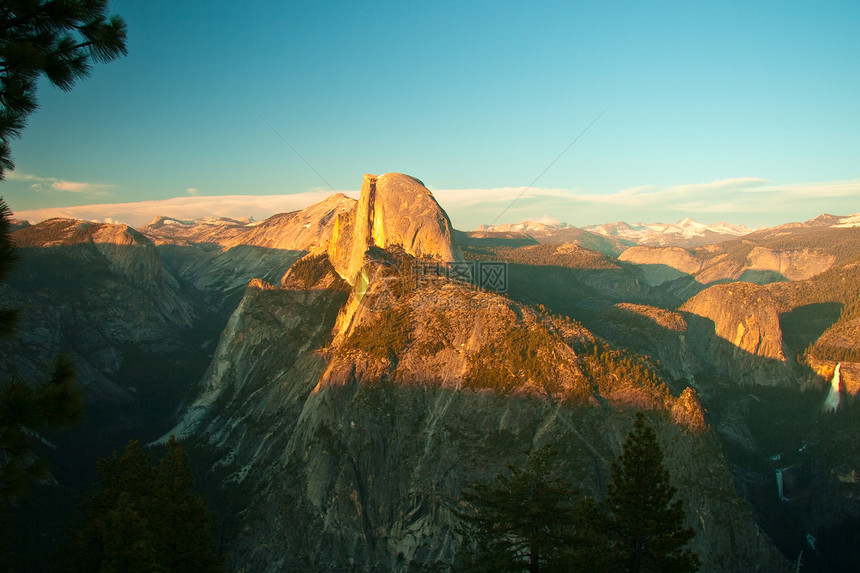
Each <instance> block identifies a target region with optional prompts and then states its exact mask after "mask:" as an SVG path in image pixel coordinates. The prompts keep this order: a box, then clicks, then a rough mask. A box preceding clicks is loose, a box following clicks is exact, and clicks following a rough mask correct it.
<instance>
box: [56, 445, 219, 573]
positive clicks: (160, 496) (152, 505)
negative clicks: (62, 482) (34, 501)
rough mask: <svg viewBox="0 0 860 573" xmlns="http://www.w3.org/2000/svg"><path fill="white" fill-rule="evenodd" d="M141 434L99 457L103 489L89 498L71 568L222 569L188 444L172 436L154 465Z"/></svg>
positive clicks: (123, 569)
mask: <svg viewBox="0 0 860 573" xmlns="http://www.w3.org/2000/svg"><path fill="white" fill-rule="evenodd" d="M151 460H152V455H151V454H148V453H144V452H143V450H141V448H140V445H139V444H138V443H137V442H136V441H132V442H130V443H129V444H128V446H126V449H125V451H124V452H123V453H122V455H118V454H117V453H114V455H113V456H112V457H110V458H107V459H100V460H99V462H98V472H99V478H98V484H97V488H96V491H95V492H94V493H93V494H91V495H90V496H88V497H87V498H86V499H85V501H84V507H85V508H86V510H87V512H88V516H87V519H86V521H85V523H84V525H83V527H82V528H81V529H80V531H79V532H78V533H77V539H76V551H74V554H73V558H72V560H71V562H70V563H69V571H81V572H83V571H102V572H113V571H116V572H120V571H141V572H143V571H164V572H168V571H171V572H172V571H176V572H180V571H182V572H186V571H187V572H201V573H202V572H214V571H221V570H222V565H221V559H220V557H219V556H218V555H216V553H215V552H214V551H213V550H212V539H211V535H210V525H209V516H208V510H207V504H206V502H205V501H204V500H203V499H202V498H201V497H200V496H198V495H197V494H195V493H194V491H193V485H194V479H193V476H192V473H191V467H190V464H189V461H188V456H187V455H186V454H185V452H184V451H183V449H182V446H181V445H180V444H179V442H177V441H176V440H174V439H173V438H171V439H170V441H168V443H167V451H166V453H165V454H164V457H162V459H161V460H159V462H158V463H157V464H156V465H155V466H152V464H151Z"/></svg>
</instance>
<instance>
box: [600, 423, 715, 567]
mask: <svg viewBox="0 0 860 573" xmlns="http://www.w3.org/2000/svg"><path fill="white" fill-rule="evenodd" d="M675 493H676V489H675V488H674V487H672V485H671V484H670V483H669V472H668V471H667V470H666V468H665V467H664V465H663V454H662V452H661V450H660V444H659V443H658V442H657V436H656V434H655V433H654V430H653V429H652V428H651V426H650V425H648V424H647V423H646V422H645V417H644V416H643V415H642V413H641V412H639V413H637V414H636V421H635V422H634V424H633V430H632V431H631V432H630V434H628V436H627V439H626V440H625V441H624V446H623V449H622V451H621V455H620V456H619V458H618V460H616V461H614V462H613V463H612V477H611V481H610V484H609V495H608V497H607V500H606V507H607V509H608V513H609V517H608V529H609V537H610V544H611V551H612V556H613V557H612V561H613V570H616V571H625V572H629V573H637V572H640V571H653V572H678V573H680V572H688V571H696V570H697V569H698V566H699V559H698V557H697V556H696V554H695V553H693V552H692V551H691V550H690V549H688V548H686V545H687V543H688V542H689V541H690V540H691V539H692V538H693V535H694V534H695V532H694V531H693V530H692V529H685V528H684V526H683V525H684V509H683V507H682V505H681V501H680V500H675V501H672V500H673V498H674V496H675Z"/></svg>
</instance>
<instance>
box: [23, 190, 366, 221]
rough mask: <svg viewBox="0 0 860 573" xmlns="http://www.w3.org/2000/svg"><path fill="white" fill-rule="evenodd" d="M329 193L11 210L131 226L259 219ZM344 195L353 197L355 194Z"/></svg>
mask: <svg viewBox="0 0 860 573" xmlns="http://www.w3.org/2000/svg"><path fill="white" fill-rule="evenodd" d="M331 194H332V193H331V192H330V191H329V192H325V191H313V192H308V193H295V194H292V195H219V196H203V195H198V196H193V195H189V196H185V197H174V198H172V199H163V200H156V201H139V202H134V203H104V204H98V205H81V206H76V207H59V208H48V209H30V210H23V211H15V214H14V216H15V218H17V219H23V220H27V221H30V222H31V223H37V222H39V221H44V220H45V219H50V218H53V217H64V218H69V219H84V220H87V221H108V222H121V223H126V224H128V225H131V226H133V227H139V226H141V225H145V224H147V223H148V222H149V221H151V220H152V219H153V218H155V217H157V216H160V215H165V216H168V217H175V218H177V219H197V218H200V217H208V216H212V217H230V218H232V219H241V218H244V217H252V218H254V219H256V220H261V219H265V218H266V217H270V216H272V215H275V214H277V213H286V212H289V211H296V210H299V209H303V208H304V207H307V206H308V205H312V204H314V203H317V202H319V201H322V200H323V199H325V198H326V197H329V196H331ZM347 194H352V195H356V194H355V193H347ZM13 209H14V205H13Z"/></svg>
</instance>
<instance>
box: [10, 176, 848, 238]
mask: <svg viewBox="0 0 860 573" xmlns="http://www.w3.org/2000/svg"><path fill="white" fill-rule="evenodd" d="M194 192H197V189H196V188H188V189H186V193H188V195H186V196H183V197H176V198H173V199H166V200H161V201H141V202H137V203H119V204H99V205H86V206H81V207H67V208H62V209H36V210H31V211H20V212H17V213H16V217H18V218H21V219H27V220H29V221H32V222H37V221H42V220H44V219H47V218H50V217H71V218H78V219H87V220H97V221H102V220H105V219H106V218H111V219H114V220H117V221H121V222H125V223H128V224H130V225H133V226H140V225H144V224H146V223H147V222H149V221H150V220H151V219H152V218H153V217H155V216H157V215H167V216H172V217H177V218H181V219H194V218H198V217H204V216H219V217H231V218H235V219H238V218H242V217H253V218H255V219H257V220H260V219H264V218H266V217H269V216H271V215H274V214H276V213H283V212H287V211H294V210H297V209H302V208H304V207H306V206H308V205H311V204H312V203H315V202H317V201H321V200H323V199H325V198H326V197H328V196H330V195H331V192H330V190H322V189H317V190H313V191H309V192H306V193H296V194H292V195H226V196H203V195H195V194H194ZM347 194H349V195H352V196H353V197H356V196H357V193H356V192H350V193H347ZM433 195H434V196H435V197H436V200H437V201H438V202H439V204H440V205H442V207H443V208H444V209H445V210H446V211H447V212H448V215H449V216H450V217H451V221H452V223H453V224H454V226H455V227H457V228H458V229H464V230H468V229H474V228H477V227H478V226H479V225H482V224H487V223H489V222H490V221H493V220H494V219H495V218H496V217H497V216H498V215H499V213H501V212H502V210H504V209H505V208H506V207H508V205H510V204H511V201H513V200H514V199H515V198H517V197H519V199H518V200H517V201H516V202H515V203H514V204H513V206H512V207H511V208H510V209H509V210H508V211H507V212H505V214H504V217H503V218H502V220H500V221H499V223H515V222H519V221H524V220H526V219H531V220H542V219H544V218H545V219H547V220H550V219H552V220H556V221H563V222H566V223H569V224H571V225H577V226H585V225H591V224H600V223H608V222H612V221H627V222H629V223H638V222H646V223H656V222H661V223H669V222H674V221H677V220H679V219H682V218H684V217H686V216H691V217H694V218H699V219H700V220H701V221H702V222H706V223H714V222H717V221H721V220H722V221H727V222H731V223H739V224H745V225H747V226H750V227H757V226H760V225H776V224H780V223H787V222H790V221H805V220H808V219H811V218H813V217H815V216H817V215H819V214H821V213H824V212H829V213H833V214H838V215H849V214H853V213H857V212H858V211H860V179H855V180H849V181H823V182H806V183H788V184H777V183H772V182H768V181H766V180H764V179H761V178H757V177H741V178H734V179H721V180H717V181H710V182H703V183H692V184H684V185H675V186H671V187H660V186H655V185H646V186H639V187H631V188H628V189H622V190H620V191H615V192H612V193H603V194H601V193H589V192H584V191H582V190H570V189H544V188H531V189H528V190H527V191H526V192H525V193H523V189H522V188H521V187H496V188H486V189H480V188H476V189H433ZM520 195H521V196H520ZM13 208H14V205H13ZM541 215H543V217H541ZM548 215H551V217H549V216H548ZM538 218H540V219H538Z"/></svg>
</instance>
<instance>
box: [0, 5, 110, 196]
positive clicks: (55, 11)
mask: <svg viewBox="0 0 860 573" xmlns="http://www.w3.org/2000/svg"><path fill="white" fill-rule="evenodd" d="M107 7H108V2H107V0H62V1H57V0H52V1H45V0H16V1H14V2H2V3H0V72H2V73H0V180H2V179H3V178H4V176H5V171H6V170H7V169H8V170H11V169H14V168H15V166H14V164H13V162H12V157H11V151H10V146H9V140H10V139H11V138H13V137H17V136H19V135H20V134H21V131H23V129H24V127H25V126H26V124H27V118H28V116H29V115H30V114H31V113H33V112H34V111H35V110H36V108H37V107H38V103H37V102H36V88H37V87H38V82H39V78H41V77H42V76H44V77H45V78H46V79H47V80H48V81H49V82H51V84H53V85H54V86H56V87H58V88H60V89H61V90H65V91H68V90H70V89H72V88H73V87H74V85H75V82H76V81H77V80H78V79H80V78H85V77H87V76H88V75H89V73H90V69H91V66H92V62H93V61H96V62H109V61H111V60H114V59H116V58H118V57H120V56H122V55H125V54H126V51H127V50H126V44H125V42H126V27H125V22H123V20H122V18H120V17H119V16H110V17H108V16H107V14H106V11H107Z"/></svg>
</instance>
